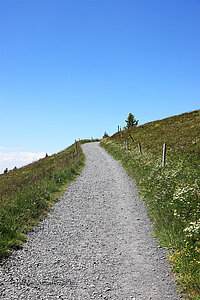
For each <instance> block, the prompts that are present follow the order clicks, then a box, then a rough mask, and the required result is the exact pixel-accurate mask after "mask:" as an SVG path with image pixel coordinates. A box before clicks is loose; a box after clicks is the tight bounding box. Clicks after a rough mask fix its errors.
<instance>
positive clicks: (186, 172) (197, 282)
mask: <svg viewBox="0 0 200 300" xmlns="http://www.w3.org/2000/svg"><path fill="white" fill-rule="evenodd" d="M197 121H200V114H199V111H196V112H192V113H189V114H184V115H180V116H176V117H172V118H168V119H165V120H161V121H156V122H152V123H149V124H146V125H143V126H139V127H138V128H137V129H136V128H135V129H132V130H127V131H124V132H123V136H122V137H121V135H120V133H117V134H115V135H114V136H113V137H111V138H107V139H104V140H103V141H102V142H101V145H102V146H103V147H104V148H105V149H106V150H107V151H108V152H109V153H110V154H112V155H113V156H114V158H116V159H120V160H121V162H122V164H123V166H124V167H125V168H126V170H127V172H128V174H129V175H130V176H131V177H132V178H134V179H135V180H136V182H137V184H138V187H139V193H140V196H141V198H142V199H144V201H145V202H146V205H147V207H148V213H149V216H150V218H151V220H152V222H153V224H154V234H155V236H156V237H158V239H159V241H160V244H161V245H163V246H167V247H168V249H169V260H170V261H171V264H172V267H173V270H174V273H175V276H176V277H177V279H178V282H179V287H180V289H181V291H182V293H183V294H184V295H185V299H200V168H199V166H200V156H199V153H200V152H199V149H200V148H199V146H200V137H199V134H198V133H199V132H200V122H197ZM188 126H189V128H188ZM180 127H181V130H180ZM174 128H176V131H175V130H172V129H174ZM190 128H193V131H192V132H191V131H190ZM155 129H156V133H155ZM130 133H131V135H132V136H133V138H134V142H132V141H131V140H130V139H129V144H130V146H131V150H129V151H127V150H126V147H125V141H126V139H128V136H129V134H130ZM175 141H176V142H175ZM137 142H140V143H141V145H142V146H143V147H142V150H143V151H142V152H143V155H142V156H141V155H140V154H139V149H138V144H137ZM163 142H166V143H167V147H168V148H167V149H168V151H167V160H166V166H165V167H164V168H163V167H162V143H163Z"/></svg>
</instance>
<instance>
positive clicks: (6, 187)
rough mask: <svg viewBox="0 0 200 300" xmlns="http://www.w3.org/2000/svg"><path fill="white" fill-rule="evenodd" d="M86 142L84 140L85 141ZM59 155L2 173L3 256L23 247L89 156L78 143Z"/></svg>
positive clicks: (0, 232)
mask: <svg viewBox="0 0 200 300" xmlns="http://www.w3.org/2000/svg"><path fill="white" fill-rule="evenodd" d="M82 142H83V143H84V141H82ZM74 150H75V146H74V145H72V146H71V147H69V148H67V149H65V150H64V151H62V152H59V153H58V154H55V155H52V156H49V157H46V158H43V159H41V160H39V161H37V162H35V163H32V164H29V165H27V166H25V167H22V168H20V169H17V170H13V171H10V172H9V173H7V174H2V175H0V199H1V203H0V259H2V258H3V257H5V256H7V255H8V254H9V253H10V252H11V249H13V248H15V249H16V248H19V247H21V245H22V242H23V241H24V240H25V239H26V235H25V234H26V233H27V231H28V230H30V228H32V227H33V226H34V225H35V224H37V223H38V221H39V220H40V219H41V218H42V217H43V215H44V214H46V213H47V212H48V210H49V208H50V207H51V206H52V205H53V204H54V203H55V201H56V200H57V198H58V197H59V196H60V195H61V194H62V193H63V192H64V190H65V189H66V188H67V186H68V184H69V183H70V182H71V181H73V180H74V179H75V178H76V176H77V175H78V174H80V172H81V170H82V168H83V165H84V161H85V156H84V154H83V152H82V149H81V146H80V143H78V154H77V155H75V156H72V152H75V151H74Z"/></svg>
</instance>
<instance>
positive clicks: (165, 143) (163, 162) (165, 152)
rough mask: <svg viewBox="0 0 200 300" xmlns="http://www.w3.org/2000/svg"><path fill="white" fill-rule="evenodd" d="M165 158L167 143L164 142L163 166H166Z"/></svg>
mask: <svg viewBox="0 0 200 300" xmlns="http://www.w3.org/2000/svg"><path fill="white" fill-rule="evenodd" d="M165 160H166V143H164V144H163V159H162V167H164V166H165Z"/></svg>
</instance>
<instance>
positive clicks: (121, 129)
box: [120, 126, 122, 136]
mask: <svg viewBox="0 0 200 300" xmlns="http://www.w3.org/2000/svg"><path fill="white" fill-rule="evenodd" d="M120 133H121V136H122V129H121V126H120Z"/></svg>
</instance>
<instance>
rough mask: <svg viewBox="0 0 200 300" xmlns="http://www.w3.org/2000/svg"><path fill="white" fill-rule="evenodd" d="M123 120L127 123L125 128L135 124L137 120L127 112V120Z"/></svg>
mask: <svg viewBox="0 0 200 300" xmlns="http://www.w3.org/2000/svg"><path fill="white" fill-rule="evenodd" d="M125 122H126V123H127V125H126V128H127V129H129V128H132V127H133V126H137V125H138V122H139V120H136V119H135V116H134V115H133V114H132V113H129V115H128V118H127V120H125Z"/></svg>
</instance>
